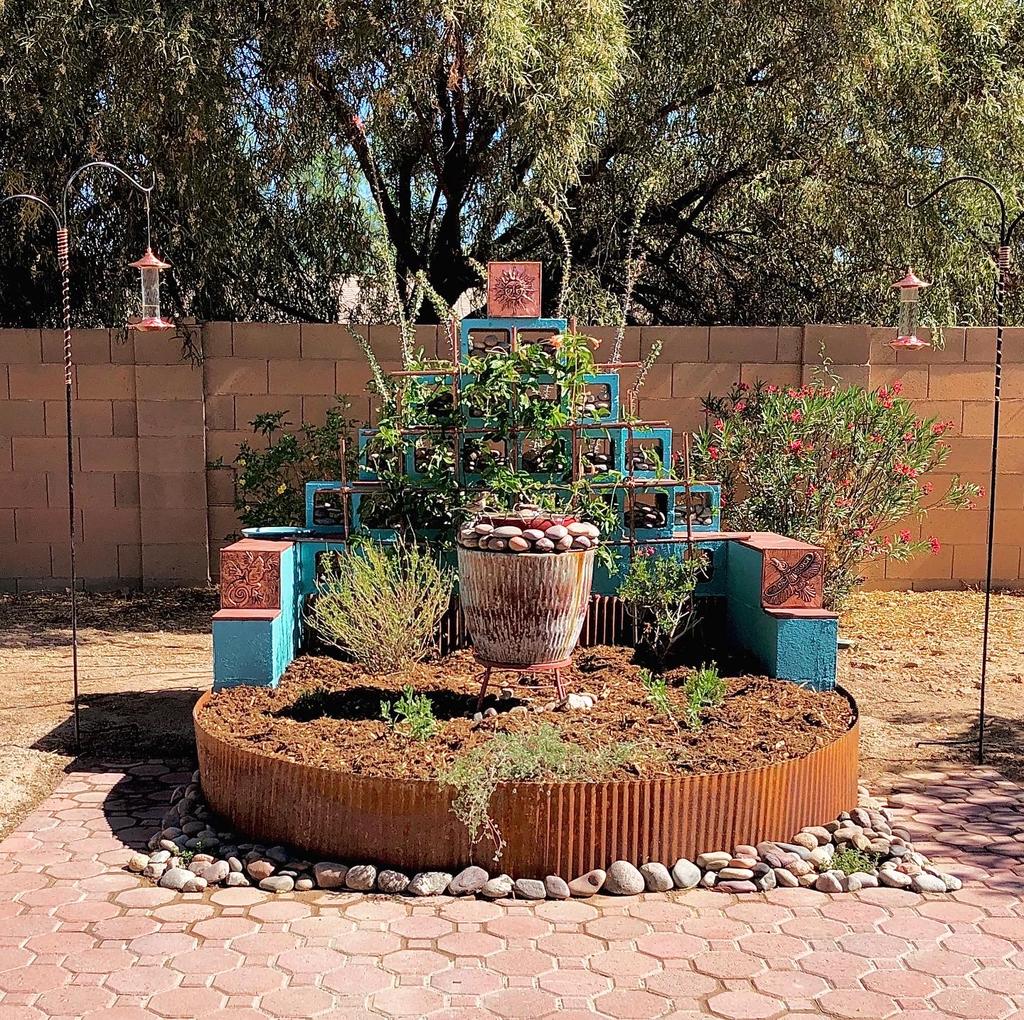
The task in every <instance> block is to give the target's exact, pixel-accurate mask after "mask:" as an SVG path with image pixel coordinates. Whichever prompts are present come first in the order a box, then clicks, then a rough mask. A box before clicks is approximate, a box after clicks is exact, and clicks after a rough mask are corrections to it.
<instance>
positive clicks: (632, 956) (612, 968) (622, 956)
mask: <svg viewBox="0 0 1024 1020" xmlns="http://www.w3.org/2000/svg"><path fill="white" fill-rule="evenodd" d="M590 967H591V970H595V971H597V973H598V974H605V975H607V976H608V977H611V978H622V977H645V976H646V975H648V974H653V973H654V972H655V971H657V970H660V969H661V965H660V963H659V962H658V961H657V960H655V959H654V957H653V956H647V955H646V954H645V953H638V952H634V951H631V950H626V949H610V950H609V951H608V952H606V953H597V954H596V955H595V956H592V957H591V958H590Z"/></svg>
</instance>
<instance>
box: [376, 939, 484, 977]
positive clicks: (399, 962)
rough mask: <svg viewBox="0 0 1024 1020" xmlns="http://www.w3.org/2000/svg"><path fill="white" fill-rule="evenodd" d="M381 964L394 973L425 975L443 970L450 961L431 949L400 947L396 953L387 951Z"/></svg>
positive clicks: (449, 964)
mask: <svg viewBox="0 0 1024 1020" xmlns="http://www.w3.org/2000/svg"><path fill="white" fill-rule="evenodd" d="M467 934H471V933H467ZM381 965H382V966H383V967H384V969H385V970H390V971H393V972H394V973H395V974H417V975H419V976H420V977H425V976H427V975H429V974H436V973H437V972H438V971H442V970H445V969H446V968H448V967H449V966H451V961H450V960H449V959H448V957H446V956H442V955H441V954H440V953H435V952H434V951H433V950H432V949H401V950H399V951H398V952H397V953H388V955H387V956H385V957H384V958H383V959H382V960H381Z"/></svg>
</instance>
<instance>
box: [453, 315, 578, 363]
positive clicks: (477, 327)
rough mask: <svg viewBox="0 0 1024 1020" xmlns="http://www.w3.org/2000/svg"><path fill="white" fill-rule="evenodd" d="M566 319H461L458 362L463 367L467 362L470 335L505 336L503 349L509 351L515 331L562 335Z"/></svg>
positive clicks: (566, 323) (566, 322)
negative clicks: (489, 334)
mask: <svg viewBox="0 0 1024 1020" xmlns="http://www.w3.org/2000/svg"><path fill="white" fill-rule="evenodd" d="M567 325H568V320H567V319H543V318H541V319H463V320H462V323H461V325H460V327H459V360H460V361H461V363H462V364H463V365H465V364H466V362H467V361H468V360H469V347H470V333H474V332H477V331H490V332H494V333H502V334H505V335H506V341H505V342H506V344H507V345H508V346H507V347H505V348H504V349H506V350H510V349H511V344H512V336H513V333H514V332H515V331H517V330H552V331H553V332H554V333H564V332H565V329H566V326H567Z"/></svg>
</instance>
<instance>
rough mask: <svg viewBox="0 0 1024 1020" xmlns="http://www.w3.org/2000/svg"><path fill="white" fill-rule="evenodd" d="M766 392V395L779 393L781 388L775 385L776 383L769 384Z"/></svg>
mask: <svg viewBox="0 0 1024 1020" xmlns="http://www.w3.org/2000/svg"><path fill="white" fill-rule="evenodd" d="M764 391H765V393H778V392H779V388H778V386H776V385H775V383H769V384H768V385H767V386H765V388H764Z"/></svg>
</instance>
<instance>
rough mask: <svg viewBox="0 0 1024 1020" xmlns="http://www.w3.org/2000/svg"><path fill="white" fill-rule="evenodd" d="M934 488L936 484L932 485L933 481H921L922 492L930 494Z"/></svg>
mask: <svg viewBox="0 0 1024 1020" xmlns="http://www.w3.org/2000/svg"><path fill="white" fill-rule="evenodd" d="M933 488H934V486H933V485H932V483H931V482H922V483H921V491H922V492H923V493H924V494H925V495H926V496H927V495H928V494H929V493H930V492H931V491H932V489H933Z"/></svg>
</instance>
